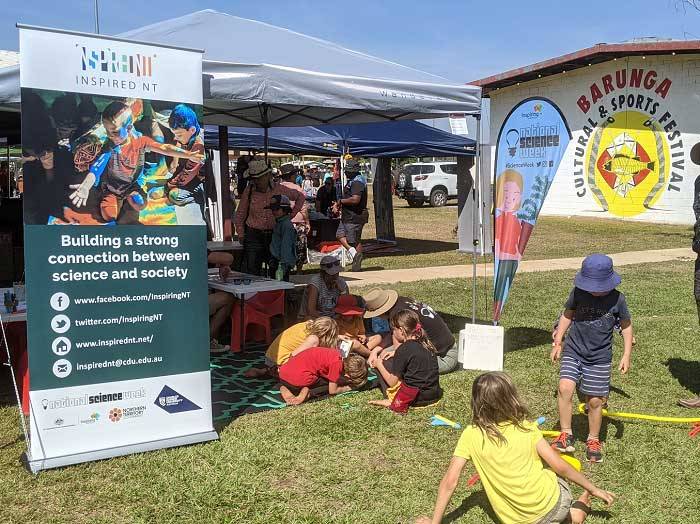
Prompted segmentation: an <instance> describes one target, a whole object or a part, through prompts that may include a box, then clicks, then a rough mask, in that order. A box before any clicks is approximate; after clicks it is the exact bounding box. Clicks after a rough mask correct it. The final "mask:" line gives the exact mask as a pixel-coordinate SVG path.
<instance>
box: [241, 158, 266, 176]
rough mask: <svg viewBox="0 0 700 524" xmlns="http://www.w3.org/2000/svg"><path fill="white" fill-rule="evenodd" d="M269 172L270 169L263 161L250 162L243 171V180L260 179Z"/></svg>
mask: <svg viewBox="0 0 700 524" xmlns="http://www.w3.org/2000/svg"><path fill="white" fill-rule="evenodd" d="M271 171H272V169H271V168H270V166H269V165H268V164H267V162H265V161H264V160H251V161H250V162H249V163H248V169H246V170H245V172H244V173H243V176H244V177H245V178H260V177H261V176H263V175H266V174H267V173H270V172H271Z"/></svg>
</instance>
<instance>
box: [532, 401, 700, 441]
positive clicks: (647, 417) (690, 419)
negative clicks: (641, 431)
mask: <svg viewBox="0 0 700 524" xmlns="http://www.w3.org/2000/svg"><path fill="white" fill-rule="evenodd" d="M578 412H579V413H585V412H586V405H585V404H583V403H581V404H579V405H578ZM603 416H604V417H612V418H629V419H638V420H650V421H652V422H671V423H673V424H695V423H698V422H700V417H685V418H684V417H659V416H656V415H642V414H640V413H617V412H615V411H608V410H607V409H604V410H603ZM543 434H544V432H543Z"/></svg>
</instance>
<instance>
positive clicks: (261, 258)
mask: <svg viewBox="0 0 700 524" xmlns="http://www.w3.org/2000/svg"><path fill="white" fill-rule="evenodd" d="M246 173H247V176H246V178H247V179H248V185H247V186H246V188H245V190H244V191H243V193H242V194H241V202H240V204H239V206H238V209H237V210H236V232H237V233H238V238H239V241H240V242H241V243H242V244H243V265H242V269H243V271H244V272H245V273H251V274H253V275H261V276H266V270H263V266H264V265H267V264H268V263H269V261H270V243H271V242H272V229H273V228H274V227H275V217H274V215H273V214H272V211H270V208H269V205H270V203H271V201H272V197H273V196H274V195H284V196H286V197H287V198H289V200H294V207H292V212H291V214H292V216H295V215H296V214H297V213H299V212H300V211H301V209H302V207H303V206H304V195H303V193H301V192H299V191H297V190H296V189H290V188H288V187H285V186H283V185H273V184H272V169H271V168H270V166H269V165H268V163H267V162H265V161H264V160H251V161H250V163H249V164H248V170H247V172H246ZM272 277H274V275H272Z"/></svg>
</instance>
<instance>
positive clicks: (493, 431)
mask: <svg viewBox="0 0 700 524" xmlns="http://www.w3.org/2000/svg"><path fill="white" fill-rule="evenodd" d="M526 417H527V406H525V404H524V403H523V401H522V400H520V397H519V396H518V391H517V390H516V389H515V385H514V384H513V381H512V380H511V378H510V377H509V376H508V375H506V374H505V373H502V372H500V371H492V372H490V373H484V374H483V375H479V376H478V377H476V378H475V379H474V384H472V424H474V425H475V426H476V427H478V428H479V429H480V430H481V431H483V432H484V433H485V434H486V435H487V436H488V437H489V438H490V439H491V440H494V441H498V442H500V443H502V444H505V443H506V439H505V437H504V436H503V434H502V433H501V432H500V431H499V430H498V425H499V424H503V423H504V422H505V423H510V424H512V425H514V426H516V427H517V428H519V429H521V430H523V431H527V429H526V428H525V426H523V422H524V421H525V418H526Z"/></svg>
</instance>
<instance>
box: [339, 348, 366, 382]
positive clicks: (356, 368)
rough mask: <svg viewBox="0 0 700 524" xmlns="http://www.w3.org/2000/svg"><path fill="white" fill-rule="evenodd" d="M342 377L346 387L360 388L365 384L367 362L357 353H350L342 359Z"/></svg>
mask: <svg viewBox="0 0 700 524" xmlns="http://www.w3.org/2000/svg"><path fill="white" fill-rule="evenodd" d="M343 375H345V380H346V382H347V383H348V386H350V387H351V388H353V389H357V388H361V387H362V386H364V385H365V384H366V383H367V361H366V360H365V359H364V358H362V357H361V356H360V355H358V354H357V353H350V354H349V355H348V356H347V357H346V358H344V359H343Z"/></svg>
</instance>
